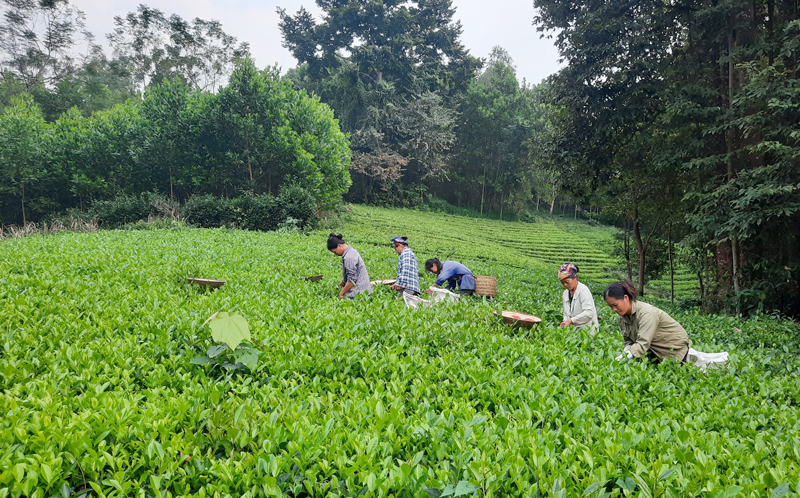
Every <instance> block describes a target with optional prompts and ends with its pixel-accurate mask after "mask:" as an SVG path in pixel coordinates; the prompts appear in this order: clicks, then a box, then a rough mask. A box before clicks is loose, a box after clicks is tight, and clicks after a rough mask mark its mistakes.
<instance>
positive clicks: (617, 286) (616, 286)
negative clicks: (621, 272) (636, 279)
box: [603, 280, 636, 302]
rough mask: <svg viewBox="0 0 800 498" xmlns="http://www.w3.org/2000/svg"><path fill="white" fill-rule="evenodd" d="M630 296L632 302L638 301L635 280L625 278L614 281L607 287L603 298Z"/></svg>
mask: <svg viewBox="0 0 800 498" xmlns="http://www.w3.org/2000/svg"><path fill="white" fill-rule="evenodd" d="M625 296H628V299H630V300H631V302H633V301H636V289H635V288H634V287H633V282H631V281H630V280H623V281H622V282H614V283H613V284H609V286H608V287H606V291H605V292H604V293H603V299H608V298H609V297H610V298H612V299H624V298H625Z"/></svg>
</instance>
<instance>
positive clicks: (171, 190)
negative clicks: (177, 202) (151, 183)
mask: <svg viewBox="0 0 800 498" xmlns="http://www.w3.org/2000/svg"><path fill="white" fill-rule="evenodd" d="M169 198H170V199H174V198H175V193H174V191H173V181H172V166H170V167H169Z"/></svg>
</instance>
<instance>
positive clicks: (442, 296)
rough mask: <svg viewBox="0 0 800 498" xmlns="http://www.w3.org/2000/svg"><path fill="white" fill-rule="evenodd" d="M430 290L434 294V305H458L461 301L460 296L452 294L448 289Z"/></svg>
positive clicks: (433, 288) (432, 288) (434, 288)
mask: <svg viewBox="0 0 800 498" xmlns="http://www.w3.org/2000/svg"><path fill="white" fill-rule="evenodd" d="M428 290H429V291H431V292H433V304H439V303H441V302H450V303H457V302H458V301H459V300H460V299H461V296H460V295H458V294H456V293H455V292H450V291H449V290H447V289H440V288H439V287H431V288H429V289H428Z"/></svg>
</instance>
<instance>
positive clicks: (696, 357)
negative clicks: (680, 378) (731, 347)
mask: <svg viewBox="0 0 800 498" xmlns="http://www.w3.org/2000/svg"><path fill="white" fill-rule="evenodd" d="M686 361H688V362H689V363H691V364H693V365H694V366H696V367H697V368H699V369H700V370H703V371H705V370H706V369H709V368H719V367H723V366H725V365H727V364H728V352H727V351H724V352H722V353H703V352H702V351H698V350H696V349H692V348H689V356H688V358H687V359H686Z"/></svg>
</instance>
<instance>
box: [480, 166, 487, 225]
mask: <svg viewBox="0 0 800 498" xmlns="http://www.w3.org/2000/svg"><path fill="white" fill-rule="evenodd" d="M485 196H486V163H483V186H482V187H481V214H483V201H484V198H485Z"/></svg>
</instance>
